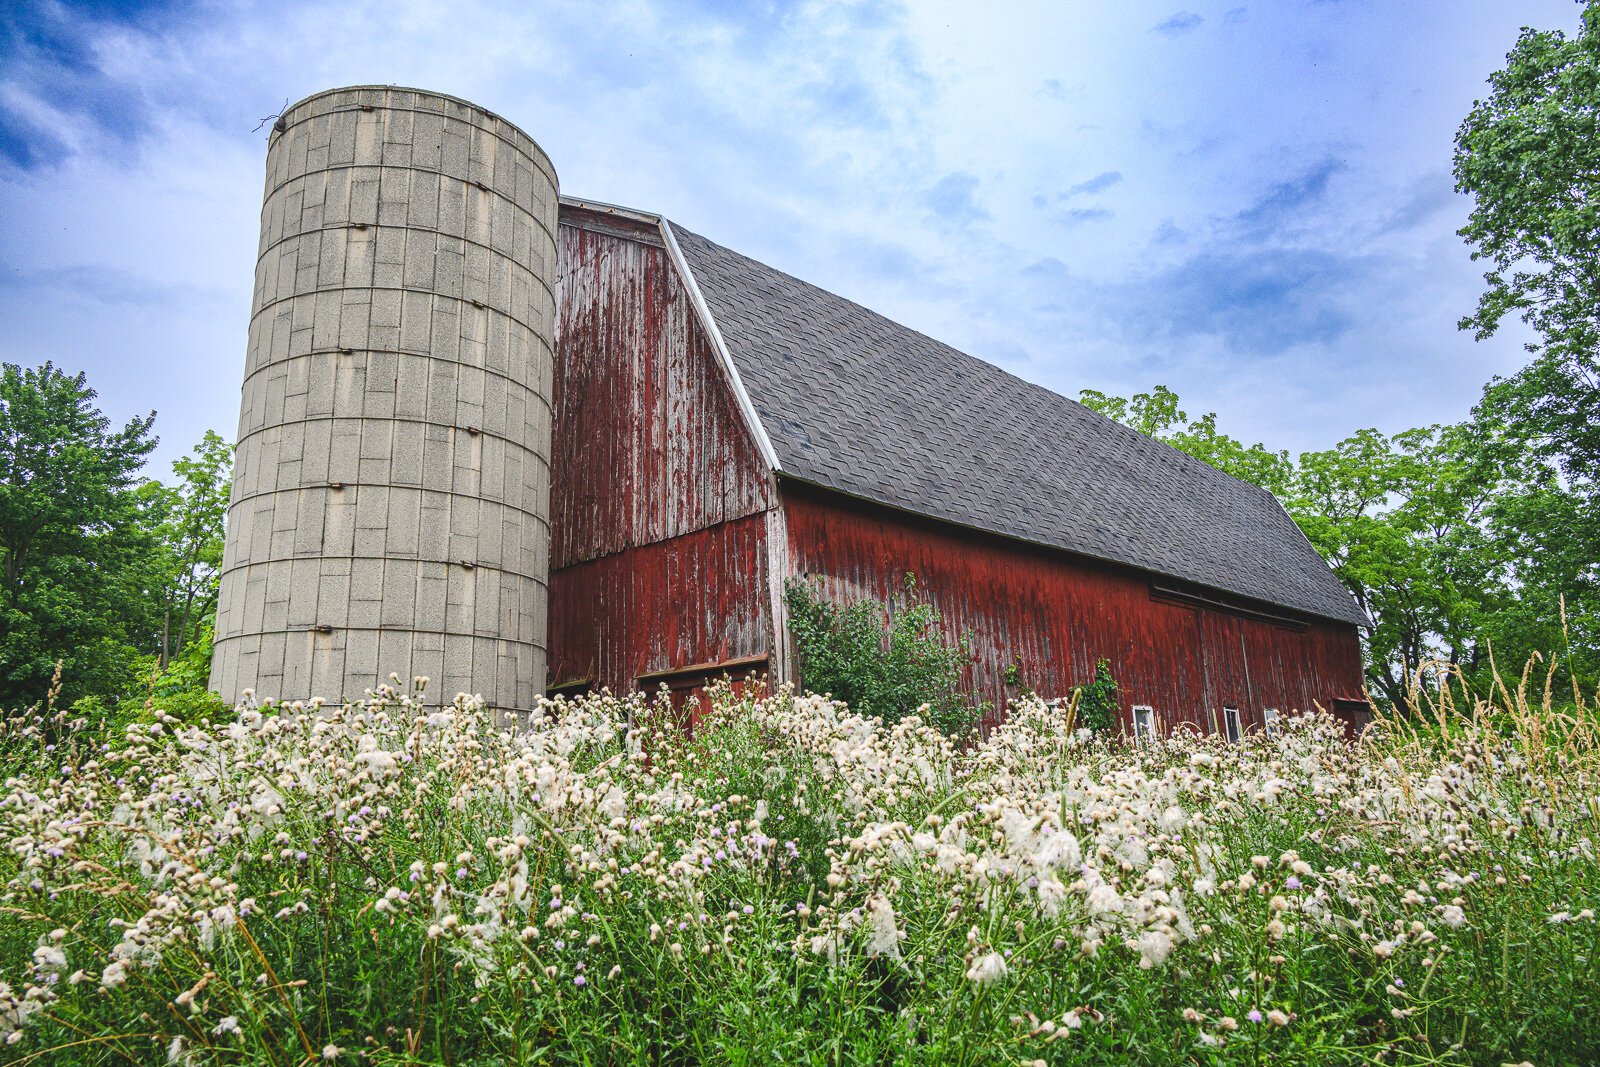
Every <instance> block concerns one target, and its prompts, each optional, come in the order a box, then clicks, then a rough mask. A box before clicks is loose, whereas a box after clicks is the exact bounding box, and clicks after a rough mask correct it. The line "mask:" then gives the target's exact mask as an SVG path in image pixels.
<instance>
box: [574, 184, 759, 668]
mask: <svg viewBox="0 0 1600 1067" xmlns="http://www.w3.org/2000/svg"><path fill="white" fill-rule="evenodd" d="M558 246H559V255H560V265H559V270H560V278H561V280H560V284H559V293H558V300H557V308H558V310H557V327H556V364H555V388H554V404H555V423H554V429H553V448H552V458H551V494H550V495H551V541H552V544H551V575H550V603H551V613H550V634H549V657H550V671H549V677H550V684H551V685H552V686H553V687H555V686H561V685H563V684H564V683H573V682H580V681H581V682H586V683H588V684H591V685H594V686H597V687H598V686H611V687H612V688H613V689H616V690H631V689H633V688H634V687H635V685H636V684H637V682H638V679H639V677H640V676H641V675H646V674H652V673H655V672H658V671H663V670H668V669H672V668H679V667H686V666H690V665H694V664H703V663H714V662H722V661H725V660H730V659H740V658H744V657H749V656H757V655H765V654H766V652H767V650H768V646H769V644H770V641H771V618H770V616H771V612H770V611H769V610H768V604H769V591H768V586H767V558H766V548H765V544H766V542H765V529H766V516H765V512H766V510H767V508H768V507H769V502H770V498H771V486H770V480H769V478H768V476H767V474H766V470H765V467H764V465H763V464H762V462H761V459H760V455H759V453H758V452H757V451H756V448H755V445H754V443H753V441H752V440H751V439H750V436H749V431H748V430H747V429H746V427H745V425H744V422H743V419H742V416H741V414H740V412H739V409H738V406H737V404H736V402H735V400H734V394H733V390H732V387H731V385H730V383H729V381H728V378H727V374H726V372H725V370H724V369H723V367H722V366H721V364H720V363H719V362H718V359H717V356H716V353H715V351H714V350H713V349H712V347H711V345H710V343H709V342H708V340H707V338H706V336H705V334H704V332H703V331H702V329H701V326H700V323H699V320H698V319H697V317H696V315H695V311H694V308H693V305H692V303H691V301H690V298H689V295H688V293H687V292H686V290H685V289H684V287H683V285H682V283H681V281H680V280H679V278H678V276H677V273H676V271H675V270H674V269H673V266H672V262H671V259H670V257H669V256H668V254H667V252H666V249H665V248H664V247H663V246H662V244H661V241H660V237H659V235H658V234H657V233H656V232H655V230H654V229H653V228H651V227H648V226H644V225H640V224H638V223H632V222H630V221H629V220H627V219H623V218H610V217H606V216H600V215H596V214H593V213H590V212H585V211H575V210H573V209H570V208H567V207H563V208H562V219H561V227H560V234H559V241H558Z"/></svg>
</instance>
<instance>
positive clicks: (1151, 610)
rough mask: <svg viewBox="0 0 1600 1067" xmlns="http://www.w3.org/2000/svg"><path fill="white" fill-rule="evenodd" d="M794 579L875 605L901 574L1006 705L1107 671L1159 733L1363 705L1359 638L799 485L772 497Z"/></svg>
mask: <svg viewBox="0 0 1600 1067" xmlns="http://www.w3.org/2000/svg"><path fill="white" fill-rule="evenodd" d="M782 496H783V503H784V511H785V518H786V523H787V528H788V536H789V551H788V557H789V561H790V563H789V567H790V571H791V573H792V574H799V575H807V576H811V577H813V578H815V579H817V580H818V581H819V582H820V583H821V584H822V585H823V587H824V589H825V590H826V591H827V592H828V594H829V595H830V597H833V598H835V599H839V600H845V599H850V598H855V597H862V596H868V597H874V598H877V599H886V598H888V597H890V596H891V595H892V594H894V593H895V592H897V591H898V589H899V587H900V583H901V581H902V580H903V578H904V576H905V574H906V573H907V572H908V571H909V572H912V573H915V574H916V575H917V578H918V580H919V582H920V583H921V585H922V588H923V589H924V591H925V592H926V593H927V594H928V596H929V597H930V599H932V600H933V601H934V603H935V604H936V605H937V606H938V607H939V609H940V610H941V611H942V612H943V614H944V616H945V620H946V624H947V627H948V630H949V632H950V633H951V634H954V633H958V632H970V634H971V637H972V643H973V652H974V654H975V656H974V662H973V664H972V665H971V667H970V668H969V673H968V678H967V684H968V685H969V687H970V688H971V690H972V691H973V692H974V693H976V694H977V695H978V697H980V698H981V699H986V700H990V701H993V702H995V704H996V705H997V706H1001V707H1003V705H1004V702H1005V700H1006V698H1007V697H1008V696H1014V695H1015V694H1016V690H1015V689H1011V688H1008V687H1007V685H1006V683H1005V672H1006V668H1007V667H1008V666H1009V665H1011V664H1012V663H1013V662H1015V663H1017V664H1018V665H1019V668H1020V671H1021V676H1022V680H1023V683H1024V684H1025V685H1026V686H1027V687H1029V688H1032V689H1034V690H1036V691H1037V692H1039V693H1041V694H1043V695H1045V696H1047V697H1053V696H1060V695H1064V694H1065V693H1067V692H1069V691H1070V689H1071V688H1072V686H1073V685H1075V684H1079V683H1082V682H1084V681H1087V680H1088V679H1089V678H1090V677H1091V676H1092V673H1093V669H1094V663H1095V660H1096V659H1097V658H1099V657H1105V658H1106V659H1108V660H1110V663H1111V671H1112V674H1113V675H1114V676H1115V677H1116V679H1117V681H1118V683H1119V685H1120V689H1119V697H1120V700H1121V703H1122V708H1123V713H1124V715H1127V714H1128V709H1129V708H1131V707H1132V706H1133V705H1135V704H1148V705H1150V706H1151V707H1153V708H1155V710H1156V713H1157V716H1158V717H1159V719H1160V720H1161V722H1162V725H1163V728H1164V729H1168V730H1170V729H1172V728H1173V727H1174V726H1175V725H1176V724H1177V723H1178V722H1180V721H1186V722H1191V723H1194V724H1195V725H1196V726H1198V727H1200V728H1202V729H1204V730H1207V731H1209V730H1210V729H1211V724H1212V715H1213V712H1214V713H1215V716H1216V721H1217V722H1218V724H1219V725H1220V723H1221V718H1222V712H1221V709H1222V707H1223V705H1225V704H1232V705H1236V706H1237V707H1239V708H1240V710H1241V717H1242V719H1243V721H1244V723H1245V725H1246V726H1247V727H1249V726H1251V725H1255V726H1259V725H1260V723H1261V721H1262V711H1263V709H1265V708H1268V707H1276V708H1278V709H1280V710H1281V711H1283V712H1284V713H1288V712H1290V711H1292V710H1297V709H1305V708H1309V707H1311V705H1312V703H1313V702H1318V703H1321V704H1322V705H1323V706H1324V707H1330V708H1331V706H1332V701H1333V699H1334V698H1335V697H1350V696H1359V695H1360V694H1361V677H1362V675H1361V651H1360V644H1359V640H1358V637H1357V633H1356V629H1355V627H1353V626H1350V625H1348V624H1344V623H1335V622H1326V621H1317V620H1312V621H1310V622H1309V623H1308V625H1306V626H1305V627H1303V628H1294V627H1289V626H1283V625H1278V624H1274V623H1271V622H1267V621H1262V620H1259V619H1251V618H1241V617H1239V616H1237V615H1233V614H1227V613H1224V612H1222V611H1217V610H1211V609H1208V608H1203V607H1196V606H1192V605H1188V604H1181V603H1173V602H1171V601H1167V600H1157V599H1154V598H1152V596H1151V593H1150V576H1149V575H1146V574H1143V573H1141V572H1138V571H1134V570H1131V569H1128V568H1123V567H1119V566H1116V565H1113V564H1106V563H1101V562H1098V561H1093V560H1088V559H1085V558H1082V557H1075V556H1072V555H1070V554H1067V553H1064V552H1058V551H1053V550H1050V549H1045V548H1040V547H1036V546H1031V545H1027V544H1023V543H1021V542H1017V541H1012V540H1008V539H1006V538H1001V537H995V536H992V535H988V534H983V533H980V532H977V531H971V530H966V529H962V528H960V527H955V526H951V525H948V524H944V523H938V522H935V521H933V520H928V519H922V518H918V517H915V516H909V515H906V514H904V513H902V512H898V511H894V510H892V509H888V508H881V507H876V506H874V505H871V504H866V503H863V502H860V501H855V500H852V499H850V498H847V497H843V496H840V495H839V494H836V493H832V492H828V491H826V490H821V489H817V488H814V487H810V486H804V485H798V484H795V483H790V482H784V483H783V487H782Z"/></svg>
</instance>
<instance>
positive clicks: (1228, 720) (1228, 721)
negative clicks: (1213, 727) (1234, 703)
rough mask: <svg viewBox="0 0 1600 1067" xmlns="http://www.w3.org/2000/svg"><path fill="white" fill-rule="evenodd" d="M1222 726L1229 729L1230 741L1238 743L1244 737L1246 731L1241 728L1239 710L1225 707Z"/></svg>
mask: <svg viewBox="0 0 1600 1067" xmlns="http://www.w3.org/2000/svg"><path fill="white" fill-rule="evenodd" d="M1222 724H1223V726H1225V727H1227V730H1228V740H1229V741H1237V740H1239V738H1241V737H1243V736H1244V730H1243V729H1242V728H1241V727H1240V726H1239V709H1238V708H1235V707H1230V706H1228V705H1223V708H1222Z"/></svg>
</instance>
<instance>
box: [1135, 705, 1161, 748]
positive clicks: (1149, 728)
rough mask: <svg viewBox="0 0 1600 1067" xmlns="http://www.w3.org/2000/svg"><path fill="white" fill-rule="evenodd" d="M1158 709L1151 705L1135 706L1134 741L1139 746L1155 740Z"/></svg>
mask: <svg viewBox="0 0 1600 1067" xmlns="http://www.w3.org/2000/svg"><path fill="white" fill-rule="evenodd" d="M1155 736H1156V709H1155V708H1153V707H1151V706H1150V705H1149V704H1135V705H1134V706H1133V739H1134V741H1135V742H1137V743H1138V744H1141V745H1142V744H1144V743H1145V742H1146V741H1153V740H1155Z"/></svg>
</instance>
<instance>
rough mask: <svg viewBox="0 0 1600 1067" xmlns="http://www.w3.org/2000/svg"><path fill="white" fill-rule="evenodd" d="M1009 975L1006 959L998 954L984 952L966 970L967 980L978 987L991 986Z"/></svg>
mask: <svg viewBox="0 0 1600 1067" xmlns="http://www.w3.org/2000/svg"><path fill="white" fill-rule="evenodd" d="M1009 973H1010V968H1009V967H1008V966H1006V958H1005V957H1004V956H1002V955H1000V953H998V952H986V953H984V954H983V955H982V956H979V957H978V958H977V959H976V960H974V961H973V962H972V966H970V967H968V968H967V978H968V980H970V981H973V982H976V983H977V984H978V985H980V986H991V985H994V984H995V983H996V982H998V981H1000V980H1001V979H1002V978H1004V977H1005V976H1006V975H1007V974H1009Z"/></svg>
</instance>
